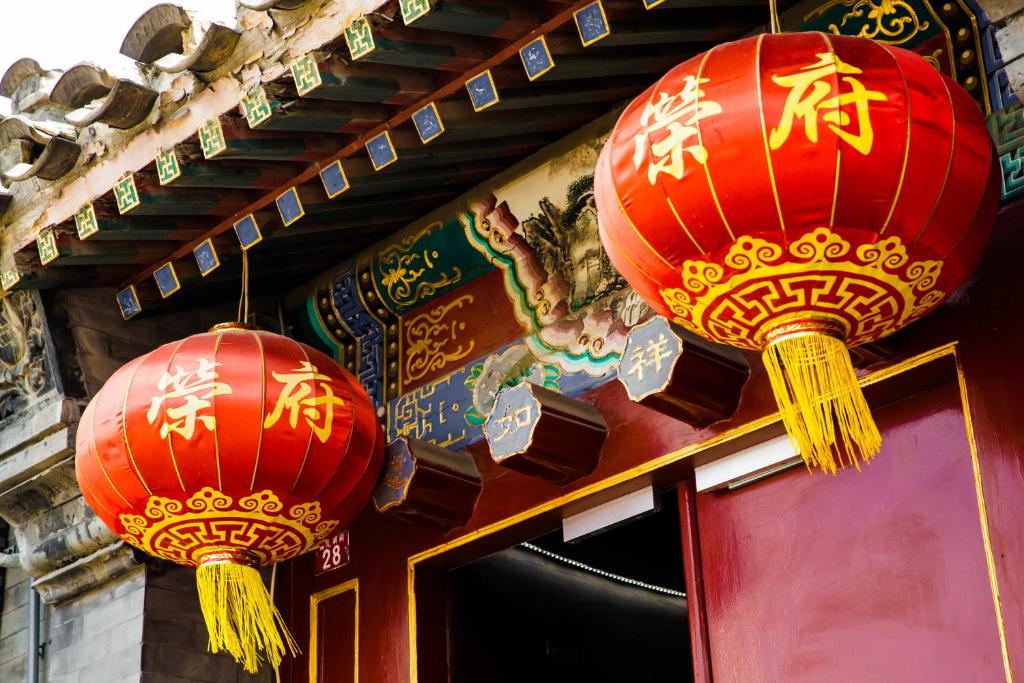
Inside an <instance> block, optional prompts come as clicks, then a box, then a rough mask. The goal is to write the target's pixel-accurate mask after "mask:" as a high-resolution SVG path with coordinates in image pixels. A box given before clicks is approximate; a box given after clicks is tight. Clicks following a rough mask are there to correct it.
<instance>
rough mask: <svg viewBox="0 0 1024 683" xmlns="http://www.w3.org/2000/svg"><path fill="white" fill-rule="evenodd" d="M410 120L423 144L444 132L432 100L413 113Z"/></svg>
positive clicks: (439, 115)
mask: <svg viewBox="0 0 1024 683" xmlns="http://www.w3.org/2000/svg"><path fill="white" fill-rule="evenodd" d="M412 121H413V123H414V124H416V132H417V133H419V136H420V140H422V141H423V143H424V144H426V143H428V142H430V141H431V140H433V139H434V138H436V137H437V136H439V135H440V134H441V133H443V132H444V124H443V123H442V122H441V114H440V113H439V112H438V111H437V105H436V104H434V103H433V102H431V103H430V104H428V105H427V106H425V107H423V108H422V109H420V110H419V111H417V112H416V113H415V114H413V115H412Z"/></svg>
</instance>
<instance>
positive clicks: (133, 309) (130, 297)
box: [117, 285, 142, 320]
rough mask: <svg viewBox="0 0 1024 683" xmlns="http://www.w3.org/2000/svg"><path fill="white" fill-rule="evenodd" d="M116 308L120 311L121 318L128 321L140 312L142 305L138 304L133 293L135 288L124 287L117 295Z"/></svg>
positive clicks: (136, 296)
mask: <svg viewBox="0 0 1024 683" xmlns="http://www.w3.org/2000/svg"><path fill="white" fill-rule="evenodd" d="M117 306H118V308H120V309H121V316H122V317H123V318H124V319H125V320H128V319H130V318H134V317H135V316H137V315H138V314H139V313H141V312H142V305H141V304H140V303H139V296H138V295H137V294H136V293H135V286H134V285H132V286H130V287H126V288H125V289H122V290H121V291H120V292H118V293H117Z"/></svg>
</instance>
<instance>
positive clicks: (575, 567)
mask: <svg viewBox="0 0 1024 683" xmlns="http://www.w3.org/2000/svg"><path fill="white" fill-rule="evenodd" d="M684 592H685V580H684V576H683V559H682V543H681V535H680V530H679V509H678V503H677V498H676V492H675V491H674V490H672V491H668V492H666V493H664V494H663V495H662V496H661V508H660V510H659V511H657V512H655V513H652V514H650V515H647V516H645V517H642V518H640V519H637V520H635V521H632V522H629V523H628V524H624V525H622V526H619V527H616V528H614V529H610V530H608V531H605V532H603V533H600V534H597V535H595V536H591V537H589V538H586V539H584V540H581V541H578V542H575V543H564V542H563V541H562V531H561V529H559V530H558V531H555V532H553V533H550V534H547V535H545V536H542V537H540V538H537V539H535V540H533V541H532V542H530V543H525V544H523V545H520V546H517V547H514V548H509V549H507V550H503V551H501V552H499V553H495V554H494V555H490V556H488V557H485V558H483V559H481V560H478V561H476V562H473V563H471V564H468V565H465V566H463V567H459V568H458V569H455V570H453V571H452V572H451V596H452V613H451V616H452V628H451V631H450V633H451V643H450V653H451V659H450V665H451V668H450V670H451V672H452V677H451V680H452V681H454V683H482V682H484V681H486V682H487V683H506V682H508V683H511V682H513V681H515V683H547V682H548V681H551V682H554V681H558V682H559V683H573V682H576V681H587V682H588V683H612V682H614V683H625V682H630V683H632V682H634V681H635V682H640V681H642V682H643V683H661V682H662V681H666V682H667V681H672V682H673V683H684V682H686V681H692V680H693V665H692V659H691V657H690V636H689V623H688V616H687V602H686V596H685V593H684Z"/></svg>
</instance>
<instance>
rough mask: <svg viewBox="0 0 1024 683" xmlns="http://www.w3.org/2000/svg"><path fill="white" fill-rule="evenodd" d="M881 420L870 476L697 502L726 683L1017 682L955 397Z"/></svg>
mask: <svg viewBox="0 0 1024 683" xmlns="http://www.w3.org/2000/svg"><path fill="white" fill-rule="evenodd" d="M875 417H876V419H877V420H878V425H879V428H880V429H881V430H882V437H883V441H882V452H881V453H880V454H879V455H878V457H877V458H876V459H875V461H874V462H873V463H872V464H871V465H869V466H867V467H866V468H864V470H863V471H862V472H856V471H853V470H849V471H845V472H842V473H840V474H839V475H838V476H836V477H831V476H828V475H822V474H815V475H813V476H810V475H808V472H807V470H805V469H803V468H798V469H794V470H789V471H787V472H784V473H782V474H779V475H776V476H774V477H771V478H769V479H766V480H763V481H761V482H758V483H756V484H752V485H750V486H747V487H744V488H740V489H737V490H735V491H731V492H716V493H706V494H698V496H697V518H698V526H699V532H700V547H701V564H702V568H703V574H704V587H705V600H706V605H707V615H708V638H709V643H710V650H711V660H712V673H713V678H714V680H715V681H716V683H759V682H763V683H777V682H782V681H785V682H786V683H840V682H846V681H849V682H851V683H852V682H857V683H868V682H870V683H874V682H884V683H904V682H905V683H922V682H924V681H927V682H928V683H944V682H947V681H948V682H950V683H952V682H954V681H955V682H956V683H963V682H964V681H972V682H973V681H979V682H989V681H993V682H998V681H1002V680H1005V678H1004V672H1003V665H1002V658H1001V650H1000V643H999V634H998V628H997V622H996V613H995V608H994V606H993V601H992V593H991V588H990V584H989V574H988V567H987V564H986V561H985V554H984V545H983V540H982V539H983V537H982V529H981V523H980V517H979V512H978V501H977V495H976V487H975V480H974V471H973V468H972V461H971V454H970V450H969V448H968V442H967V435H966V429H965V423H964V419H963V414H962V412H961V404H960V395H959V391H958V389H957V387H955V386H949V387H942V388H939V389H935V390H933V391H930V392H928V393H926V394H922V395H919V396H916V397H913V398H910V399H907V400H905V401H901V402H900V403H897V404H893V405H890V406H888V407H886V408H883V409H881V410H879V411H876V414H875Z"/></svg>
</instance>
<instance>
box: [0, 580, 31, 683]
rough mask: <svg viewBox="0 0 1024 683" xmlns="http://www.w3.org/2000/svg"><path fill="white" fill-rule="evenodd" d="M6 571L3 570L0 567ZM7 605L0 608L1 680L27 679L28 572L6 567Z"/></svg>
mask: <svg viewBox="0 0 1024 683" xmlns="http://www.w3.org/2000/svg"><path fill="white" fill-rule="evenodd" d="M0 571H4V570H0ZM6 572H7V574H6V578H5V581H4V584H5V585H4V606H3V611H2V612H0V681H2V682H3V683H9V682H10V683H15V682H17V681H24V680H25V665H26V661H27V660H26V657H25V649H26V647H27V646H28V631H27V630H26V628H25V627H26V624H27V623H28V595H29V590H31V589H30V588H29V578H28V574H26V573H25V572H23V571H21V570H20V569H8V570H6Z"/></svg>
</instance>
